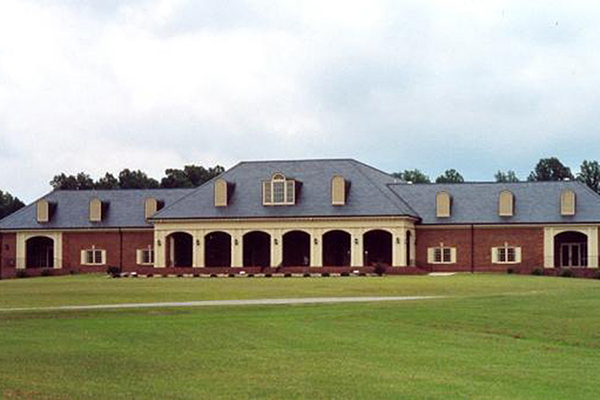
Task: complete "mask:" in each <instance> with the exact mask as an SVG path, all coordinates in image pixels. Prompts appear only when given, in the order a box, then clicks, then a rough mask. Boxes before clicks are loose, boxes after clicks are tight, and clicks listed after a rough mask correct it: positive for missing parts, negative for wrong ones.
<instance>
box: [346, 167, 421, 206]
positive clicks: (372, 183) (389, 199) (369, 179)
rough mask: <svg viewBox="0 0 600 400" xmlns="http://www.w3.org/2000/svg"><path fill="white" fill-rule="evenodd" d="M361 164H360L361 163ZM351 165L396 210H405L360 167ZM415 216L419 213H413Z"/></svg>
mask: <svg viewBox="0 0 600 400" xmlns="http://www.w3.org/2000/svg"><path fill="white" fill-rule="evenodd" d="M361 164H362V163H361ZM351 165H352V167H353V168H354V169H356V171H358V173H359V174H361V175H362V176H364V178H365V180H366V181H367V182H369V184H370V185H371V186H374V187H375V188H376V189H377V190H378V191H379V192H380V193H381V194H382V195H383V196H384V197H385V198H386V199H387V200H388V201H389V202H390V203H391V204H392V205H393V206H394V207H395V208H397V209H398V211H400V213H404V211H405V210H402V209H401V208H400V207H399V206H398V204H396V203H395V202H394V201H392V199H391V198H390V197H389V196H388V195H387V194H386V193H385V192H384V191H383V190H382V189H381V188H380V187H379V185H377V184H375V183H374V182H373V180H372V179H371V178H369V177H368V176H367V175H366V174H365V173H364V172H363V171H361V169H360V168H358V166H356V165H355V164H352V163H351ZM409 209H410V210H411V211H413V212H414V210H413V209H412V207H409ZM415 216H417V217H418V216H419V214H417V213H415Z"/></svg>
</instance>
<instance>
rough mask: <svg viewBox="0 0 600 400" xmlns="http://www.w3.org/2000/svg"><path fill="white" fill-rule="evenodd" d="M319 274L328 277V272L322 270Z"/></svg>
mask: <svg viewBox="0 0 600 400" xmlns="http://www.w3.org/2000/svg"><path fill="white" fill-rule="evenodd" d="M321 276H323V277H328V276H329V272H323V273H322V274H321Z"/></svg>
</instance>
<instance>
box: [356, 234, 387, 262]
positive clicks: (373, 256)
mask: <svg viewBox="0 0 600 400" xmlns="http://www.w3.org/2000/svg"><path fill="white" fill-rule="evenodd" d="M363 243H364V247H363V250H364V252H365V253H364V254H365V255H364V259H365V265H366V266H371V265H375V264H384V265H392V234H391V233H389V232H386V231H382V230H374V231H369V232H367V233H365V234H364V235H363Z"/></svg>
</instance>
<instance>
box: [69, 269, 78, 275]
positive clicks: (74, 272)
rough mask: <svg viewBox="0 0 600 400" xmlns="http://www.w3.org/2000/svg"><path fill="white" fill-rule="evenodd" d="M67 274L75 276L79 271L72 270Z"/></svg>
mask: <svg viewBox="0 0 600 400" xmlns="http://www.w3.org/2000/svg"><path fill="white" fill-rule="evenodd" d="M69 273H70V274H71V275H77V274H78V273H79V270H78V269H72V270H70V271H69Z"/></svg>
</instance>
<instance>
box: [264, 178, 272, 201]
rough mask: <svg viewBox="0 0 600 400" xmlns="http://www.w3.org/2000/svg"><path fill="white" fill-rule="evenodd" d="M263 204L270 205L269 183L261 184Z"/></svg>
mask: <svg viewBox="0 0 600 400" xmlns="http://www.w3.org/2000/svg"><path fill="white" fill-rule="evenodd" d="M263 204H271V181H264V182H263Z"/></svg>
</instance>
